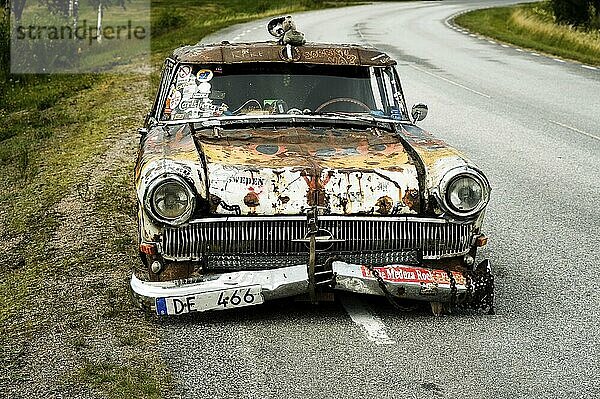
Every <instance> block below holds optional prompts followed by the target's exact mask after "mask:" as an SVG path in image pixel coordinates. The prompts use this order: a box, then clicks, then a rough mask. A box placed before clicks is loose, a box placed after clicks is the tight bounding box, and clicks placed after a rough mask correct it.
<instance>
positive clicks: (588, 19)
mask: <svg viewBox="0 0 600 399" xmlns="http://www.w3.org/2000/svg"><path fill="white" fill-rule="evenodd" d="M550 5H551V7H552V11H553V12H554V17H555V18H556V22H558V23H559V24H567V25H573V26H579V27H584V28H589V29H600V0H550Z"/></svg>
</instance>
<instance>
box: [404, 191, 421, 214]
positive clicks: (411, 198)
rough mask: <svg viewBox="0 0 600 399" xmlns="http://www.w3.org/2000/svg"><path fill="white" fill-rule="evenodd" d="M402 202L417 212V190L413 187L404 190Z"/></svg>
mask: <svg viewBox="0 0 600 399" xmlns="http://www.w3.org/2000/svg"><path fill="white" fill-rule="evenodd" d="M402 202H403V203H404V205H406V206H407V207H408V209H410V210H413V211H415V212H419V208H420V200H419V190H416V189H414V188H411V189H410V190H406V192H405V193H404V197H403V198H402Z"/></svg>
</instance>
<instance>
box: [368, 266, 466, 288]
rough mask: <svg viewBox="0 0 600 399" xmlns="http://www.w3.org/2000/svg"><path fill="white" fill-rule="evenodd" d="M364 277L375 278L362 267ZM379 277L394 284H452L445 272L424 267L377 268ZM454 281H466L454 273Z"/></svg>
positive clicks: (463, 283) (459, 282)
mask: <svg viewBox="0 0 600 399" xmlns="http://www.w3.org/2000/svg"><path fill="white" fill-rule="evenodd" d="M361 270H362V275H363V277H368V278H374V277H373V274H372V273H371V271H370V270H369V269H368V268H367V267H366V266H361ZM375 270H377V271H378V272H379V275H380V276H381V277H382V278H383V279H384V280H385V281H389V282H392V283H417V284H420V283H425V284H430V283H436V284H446V285H449V284H450V279H449V278H448V273H447V272H446V271H444V270H435V269H424V268H422V267H409V266H384V267H375ZM452 275H453V276H454V280H455V281H456V284H458V285H465V284H466V280H465V277H464V276H463V275H462V273H458V272H452Z"/></svg>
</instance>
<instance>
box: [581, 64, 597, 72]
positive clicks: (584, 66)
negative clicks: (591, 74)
mask: <svg viewBox="0 0 600 399" xmlns="http://www.w3.org/2000/svg"><path fill="white" fill-rule="evenodd" d="M581 67H582V68H585V69H591V70H592V71H597V70H598V68H596V67H593V66H589V65H582V66H581Z"/></svg>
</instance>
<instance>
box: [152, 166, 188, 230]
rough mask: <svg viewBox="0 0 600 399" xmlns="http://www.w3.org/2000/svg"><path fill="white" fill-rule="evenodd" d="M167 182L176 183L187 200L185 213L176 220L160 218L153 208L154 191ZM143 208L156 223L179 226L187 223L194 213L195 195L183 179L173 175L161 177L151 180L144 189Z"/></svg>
mask: <svg viewBox="0 0 600 399" xmlns="http://www.w3.org/2000/svg"><path fill="white" fill-rule="evenodd" d="M169 182H171V183H176V184H178V185H179V186H181V187H182V188H183V190H185V191H186V193H187V196H188V198H189V201H188V204H187V206H186V208H185V211H184V212H183V213H182V214H181V215H180V216H178V217H176V218H166V217H164V216H161V215H160V214H159V212H157V210H156V209H155V207H154V195H155V193H156V190H158V189H159V188H160V187H161V186H163V185H164V184H166V183H169ZM144 208H145V209H146V211H147V212H148V214H149V215H150V216H151V217H152V219H154V220H155V221H156V222H158V223H161V224H165V225H169V226H179V225H181V224H183V223H185V222H187V221H188V220H189V219H190V217H191V216H192V214H193V213H194V209H195V208H196V194H195V192H194V190H193V189H192V187H191V185H190V184H189V183H188V182H187V181H186V180H185V179H184V178H183V177H181V176H179V175H175V174H167V175H162V176H160V177H157V178H155V179H154V180H152V182H150V184H149V185H148V187H147V188H146V192H145V194H144Z"/></svg>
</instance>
